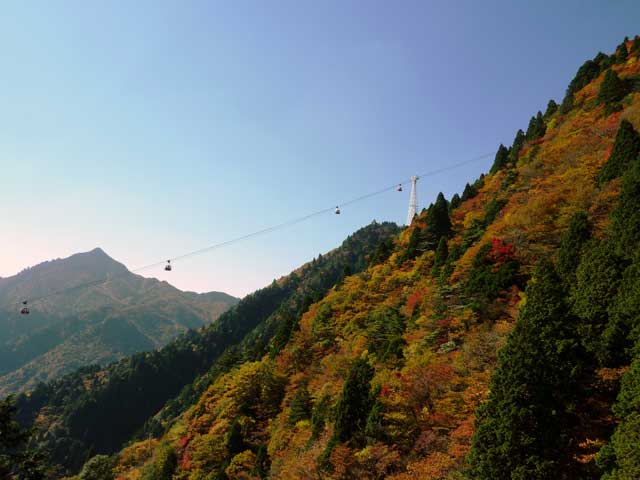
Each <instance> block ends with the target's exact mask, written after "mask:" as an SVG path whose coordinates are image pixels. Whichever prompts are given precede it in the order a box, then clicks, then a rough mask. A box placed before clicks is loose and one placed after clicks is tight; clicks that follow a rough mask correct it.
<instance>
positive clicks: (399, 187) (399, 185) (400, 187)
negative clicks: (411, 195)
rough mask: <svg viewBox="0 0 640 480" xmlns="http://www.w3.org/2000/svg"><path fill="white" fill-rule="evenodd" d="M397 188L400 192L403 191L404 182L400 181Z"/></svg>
mask: <svg viewBox="0 0 640 480" xmlns="http://www.w3.org/2000/svg"><path fill="white" fill-rule="evenodd" d="M397 190H398V191H399V192H401V191H402V184H401V183H399V184H398V188H397Z"/></svg>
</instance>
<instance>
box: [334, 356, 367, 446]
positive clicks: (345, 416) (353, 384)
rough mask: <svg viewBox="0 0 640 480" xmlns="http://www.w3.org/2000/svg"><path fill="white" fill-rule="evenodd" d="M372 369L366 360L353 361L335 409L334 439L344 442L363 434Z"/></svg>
mask: <svg viewBox="0 0 640 480" xmlns="http://www.w3.org/2000/svg"><path fill="white" fill-rule="evenodd" d="M372 378H373V368H372V367H371V366H370V365H369V363H368V362H367V360H366V359H364V358H359V359H357V360H356V361H355V363H354V364H353V366H352V367H351V370H350V371H349V376H348V377H347V380H346V381H345V383H344V386H343V387H342V393H341V394H340V397H339V398H338V401H337V403H336V407H335V420H336V421H335V426H334V433H333V436H334V439H335V440H337V441H339V442H346V441H347V440H350V439H351V438H352V437H354V436H356V435H359V434H361V433H362V432H364V428H365V426H366V422H367V417H368V416H369V412H370V411H371V407H372V405H373V401H372V398H371V395H370V390H371V379H372Z"/></svg>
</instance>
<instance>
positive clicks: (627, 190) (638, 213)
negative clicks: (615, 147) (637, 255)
mask: <svg viewBox="0 0 640 480" xmlns="http://www.w3.org/2000/svg"><path fill="white" fill-rule="evenodd" d="M612 156H613V152H612ZM611 238H612V239H613V241H614V242H615V245H616V252H617V253H618V255H620V256H622V257H626V258H631V256H632V255H633V252H635V251H636V250H637V249H638V246H640V159H637V160H635V161H633V162H632V163H631V166H630V167H629V169H628V170H627V171H626V172H625V173H624V176H623V177H622V192H621V193H620V198H619V200H618V204H617V205H616V207H615V208H614V210H613V211H612V212H611Z"/></svg>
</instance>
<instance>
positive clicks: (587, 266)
mask: <svg viewBox="0 0 640 480" xmlns="http://www.w3.org/2000/svg"><path fill="white" fill-rule="evenodd" d="M624 267H625V265H624V262H623V261H622V259H621V258H620V257H618V256H617V255H616V254H615V252H614V250H613V249H612V248H611V245H610V244H609V242H607V241H602V240H599V239H593V240H591V241H589V242H588V243H587V245H586V246H585V248H584V253H583V255H582V258H581V259H580V264H579V265H578V269H577V270H576V283H575V285H574V287H573V288H572V291H571V299H572V306H573V311H574V313H575V314H576V315H578V317H580V321H579V322H578V324H577V328H576V332H577V333H578V335H579V337H580V339H581V341H582V344H583V345H584V347H585V348H586V349H587V351H588V352H589V353H591V354H593V355H595V356H596V358H597V359H598V360H599V361H600V363H601V364H603V366H606V365H605V362H606V360H607V359H608V352H607V351H606V348H605V347H606V345H605V344H604V342H603V340H604V338H603V333H604V331H605V328H606V327H607V324H608V322H609V308H610V306H611V304H612V301H613V300H614V298H615V296H616V294H617V292H618V287H619V285H620V280H621V277H622V272H623V270H624Z"/></svg>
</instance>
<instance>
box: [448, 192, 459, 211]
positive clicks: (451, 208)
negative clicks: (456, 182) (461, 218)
mask: <svg viewBox="0 0 640 480" xmlns="http://www.w3.org/2000/svg"><path fill="white" fill-rule="evenodd" d="M461 203H462V200H461V199H460V195H458V194H457V193H454V194H453V197H451V201H450V202H449V212H453V211H454V210H455V209H456V208H458V207H459V206H460V204H461Z"/></svg>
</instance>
